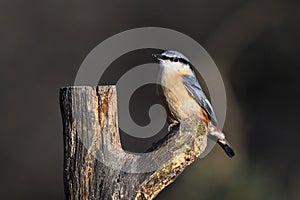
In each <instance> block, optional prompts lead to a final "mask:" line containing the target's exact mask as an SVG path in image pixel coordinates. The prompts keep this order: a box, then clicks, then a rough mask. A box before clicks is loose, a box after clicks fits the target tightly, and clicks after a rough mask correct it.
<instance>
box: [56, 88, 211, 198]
mask: <svg viewBox="0 0 300 200" xmlns="http://www.w3.org/2000/svg"><path fill="white" fill-rule="evenodd" d="M60 106H61V114H62V121H63V137H64V181H65V183H64V184H65V195H66V199H76V200H77V199H80V200H81V199H153V198H154V197H156V196H157V194H158V193H159V192H160V191H162V190H163V189H164V188H165V187H166V186H167V185H169V184H170V183H172V182H173V181H174V180H175V179H176V178H177V177H178V176H179V174H181V173H182V171H183V170H184V169H185V168H186V167H187V166H189V165H190V164H191V163H193V162H194V161H195V160H196V159H197V157H198V156H199V155H200V154H201V153H202V152H203V151H204V150H205V147H206V142H207V134H206V129H205V126H204V125H203V123H202V122H200V121H198V120H196V119H194V118H193V117H191V118H189V119H186V120H184V121H183V122H181V124H180V126H179V127H177V128H176V129H174V130H173V131H172V132H170V133H168V135H167V136H166V137H165V138H163V139H162V140H161V141H158V142H157V143H156V144H154V145H153V147H152V148H151V149H149V151H147V152H145V153H140V154H137V153H129V152H126V151H124V150H123V149H122V147H121V141H120V136H119V131H118V118H117V116H118V115H117V95H116V88H115V86H98V87H88V86H79V87H65V88H61V90H60Z"/></svg>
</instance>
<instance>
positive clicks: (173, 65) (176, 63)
mask: <svg viewBox="0 0 300 200" xmlns="http://www.w3.org/2000/svg"><path fill="white" fill-rule="evenodd" d="M153 56H154V57H155V58H156V59H157V60H159V62H160V64H161V67H163V68H164V70H168V71H176V72H178V73H179V74H181V75H189V74H191V73H193V70H192V67H191V64H190V61H189V59H188V58H187V57H185V56H184V55H183V54H182V53H180V52H178V51H172V50H166V51H164V52H162V53H161V54H153Z"/></svg>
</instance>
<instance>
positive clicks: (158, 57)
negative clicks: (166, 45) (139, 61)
mask: <svg viewBox="0 0 300 200" xmlns="http://www.w3.org/2000/svg"><path fill="white" fill-rule="evenodd" d="M152 56H153V57H154V58H156V59H157V60H162V55H161V54H152Z"/></svg>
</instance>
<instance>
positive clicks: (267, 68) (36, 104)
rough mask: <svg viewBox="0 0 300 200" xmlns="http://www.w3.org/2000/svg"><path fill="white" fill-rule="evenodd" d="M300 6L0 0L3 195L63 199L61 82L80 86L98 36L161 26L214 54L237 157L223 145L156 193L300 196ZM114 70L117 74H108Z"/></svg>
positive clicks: (209, 199) (137, 55) (133, 56)
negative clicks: (77, 81)
mask: <svg viewBox="0 0 300 200" xmlns="http://www.w3.org/2000/svg"><path fill="white" fill-rule="evenodd" d="M299 9H300V5H299V1H298V2H297V1H292V0H289V1H284V0H272V1H271V0H269V1H268V0H261V1H259V0H257V1H234V0H229V1H218V0H202V1H178V0H173V1H154V0H153V1H143V2H142V1H137V0H136V1H114V2H111V3H108V2H107V1H101V0H98V1H77V0H75V1H59V0H52V1H38V0H35V1H33V0H32V1H21V0H19V1H17V0H15V1H14V0H1V1H0V25H1V27H0V63H1V68H0V83H1V84H0V90H1V100H0V111H1V115H0V119H1V121H0V122H1V126H0V132H1V140H0V158H1V166H0V177H1V179H0V198H1V199H45V200H48V199H63V198H64V193H63V192H64V190H63V178H62V170H63V168H62V166H63V140H62V126H61V118H60V111H59V104H58V90H59V88H60V87H62V86H66V85H72V83H73V81H74V78H75V75H76V72H77V70H78V68H79V66H80V64H81V62H82V61H83V59H84V58H85V56H86V55H87V54H88V53H89V52H90V51H91V50H92V49H93V48H94V47H95V46H96V45H97V44H99V43H100V42H101V41H103V40H105V39H106V38H108V37H109V36H112V35H114V34H116V33H119V32H121V31H124V30H127V29H131V28H137V27H144V26H158V27H165V28H170V29H174V30H177V31H180V32H183V33H185V34H187V35H189V36H191V37H192V38H194V39H195V40H197V41H198V42H199V43H200V44H201V45H203V47H204V48H205V49H206V50H207V51H208V53H209V54H210V55H211V57H212V58H213V59H214V61H215V62H216V64H217V66H218V67H219V70H220V71H221V74H222V77H223V78H224V81H225V85H226V91H227V95H228V113H227V118H226V124H225V127H224V130H225V132H226V133H227V135H228V137H229V138H230V140H231V143H232V145H233V146H234V147H235V149H236V151H237V156H236V157H235V158H234V159H228V158H227V157H226V156H225V154H224V152H223V151H222V150H221V149H220V148H219V147H215V148H214V150H213V151H212V152H211V153H210V154H209V156H208V157H206V158H204V159H203V160H200V161H197V162H196V163H195V164H193V165H192V166H191V167H190V168H189V169H188V170H186V171H185V172H184V173H183V174H182V175H181V176H180V178H179V179H178V180H177V181H176V182H175V183H174V184H172V185H171V186H169V187H168V188H167V189H166V190H165V191H163V192H162V193H161V194H160V195H159V196H158V197H157V199H203V200H204V199H205V200H213V199H225V200H227V199H228V200H229V199H280V200H281V199H300V190H299V187H300V160H299V155H298V152H299V150H298V147H299V144H298V143H299V141H300V135H299V129H298V120H299V114H298V113H299V112H300V110H299V105H298V102H299V100H300V98H299V88H298V86H299V83H300V81H299V78H298V73H299V67H300V66H299V63H300V59H299V55H298V54H299V52H300V51H299V50H300V49H299V44H300V43H299V35H300V29H299V20H300V15H299V14H298V13H299ZM175 42H176V41H175ZM153 51H157V50H149V49H148V50H141V51H136V52H132V53H130V54H128V55H124V56H122V57H121V58H120V59H118V60H117V61H116V62H114V63H113V64H112V67H113V69H119V70H118V71H119V73H121V72H123V73H125V72H126V70H128V69H130V67H133V66H136V64H142V63H146V62H153V60H152V58H150V57H149V58H148V55H149V54H150V53H151V52H153ZM146 57H147V58H146ZM121 65H122V66H121ZM126 66H127V67H126ZM121 68H122V69H121ZM113 71H114V70H113ZM116 77H118V76H117V75H115V76H112V75H111V76H109V73H108V75H107V76H106V77H105V78H104V79H105V80H104V81H103V83H105V82H110V83H113V82H114V81H116ZM143 90H144V91H145V90H146V91H147V86H145V87H144V88H143ZM149 90H150V89H149ZM149 90H148V91H149ZM141 92H142V91H141ZM137 96H138V95H137ZM140 96H143V95H140ZM137 99H138V98H137ZM136 102H138V101H137V100H136ZM139 106H140V107H143V102H140V103H139ZM139 115H143V113H139ZM124 138H125V139H126V136H124ZM128 141H129V143H128V144H129V147H128V148H130V139H128ZM139 144H143V142H140V143H139ZM140 146H143V145H140Z"/></svg>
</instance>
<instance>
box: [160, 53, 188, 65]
mask: <svg viewBox="0 0 300 200" xmlns="http://www.w3.org/2000/svg"><path fill="white" fill-rule="evenodd" d="M161 59H163V60H170V61H172V62H181V63H183V64H190V62H189V61H187V60H186V59H184V58H177V57H168V56H165V55H162V56H161Z"/></svg>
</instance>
